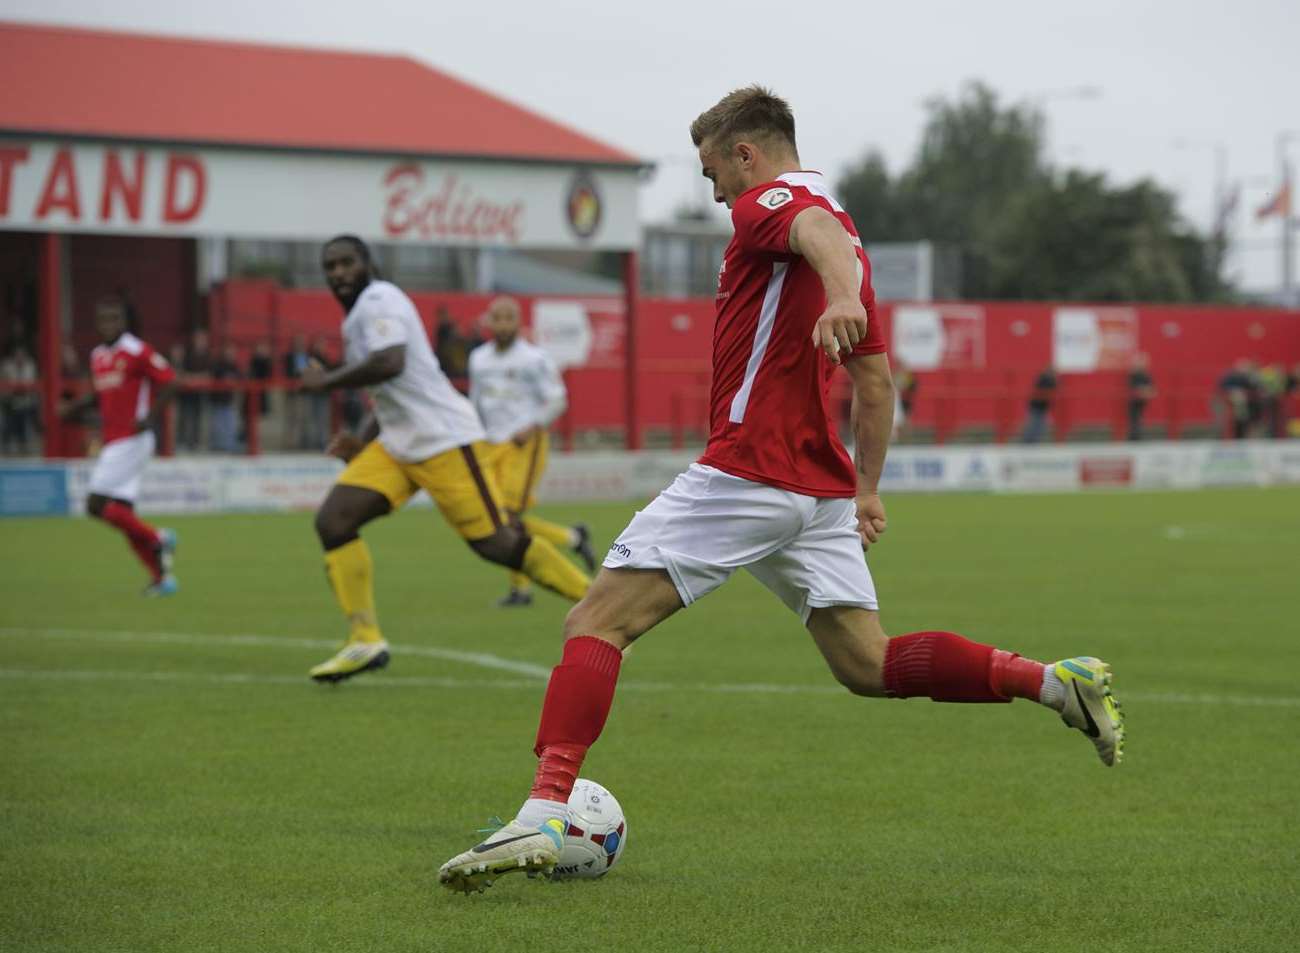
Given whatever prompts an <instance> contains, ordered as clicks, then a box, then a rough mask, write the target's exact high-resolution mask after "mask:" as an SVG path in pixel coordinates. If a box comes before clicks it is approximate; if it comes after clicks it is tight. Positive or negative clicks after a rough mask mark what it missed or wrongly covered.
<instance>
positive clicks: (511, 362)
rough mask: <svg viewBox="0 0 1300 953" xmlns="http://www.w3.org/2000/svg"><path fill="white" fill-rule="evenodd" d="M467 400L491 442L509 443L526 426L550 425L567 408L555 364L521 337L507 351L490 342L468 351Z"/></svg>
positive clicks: (539, 349) (562, 384)
mask: <svg viewBox="0 0 1300 953" xmlns="http://www.w3.org/2000/svg"><path fill="white" fill-rule="evenodd" d="M469 399H470V401H472V402H473V404H474V409H475V410H477V411H478V415H479V417H480V418H481V419H482V421H483V428H484V429H485V430H486V431H487V438H488V440H489V441H490V442H491V443H505V442H506V441H507V440H509V439H510V438H511V437H513V436H514V435H515V434H517V433H518V432H519V431H521V430H523V429H525V428H526V427H531V426H533V425H537V426H540V427H547V426H549V425H550V423H551V421H553V420H554V419H555V418H556V417H558V416H560V414H562V413H564V409H565V407H567V406H568V403H569V398H568V394H567V393H566V392H565V389H564V380H563V379H562V378H561V377H560V372H559V370H558V369H557V368H556V366H555V362H554V361H552V360H551V358H550V355H548V354H547V353H546V352H545V351H543V350H542V349H541V348H540V347H537V346H536V345H534V344H530V343H529V342H527V341H525V340H524V339H523V338H522V337H516V338H515V339H514V341H513V343H511V345H510V346H509V347H508V348H506V349H505V350H504V351H500V350H498V349H497V346H496V344H495V343H494V342H492V341H489V342H488V343H486V344H482V345H479V346H478V347H476V348H474V350H473V351H471V352H470V355H469Z"/></svg>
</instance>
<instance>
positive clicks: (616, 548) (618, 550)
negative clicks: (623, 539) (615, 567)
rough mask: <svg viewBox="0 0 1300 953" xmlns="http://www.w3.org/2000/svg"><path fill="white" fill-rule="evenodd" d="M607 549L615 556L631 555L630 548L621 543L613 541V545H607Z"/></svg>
mask: <svg viewBox="0 0 1300 953" xmlns="http://www.w3.org/2000/svg"><path fill="white" fill-rule="evenodd" d="M609 551H610V552H611V553H613V554H614V555H616V556H622V557H623V558H624V559H630V558H631V556H632V550H630V549H628V548H627V547H626V546H624V545H623V544H622V543H615V544H614V545H613V546H611V547H609Z"/></svg>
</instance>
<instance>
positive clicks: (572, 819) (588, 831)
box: [551, 778, 627, 880]
mask: <svg viewBox="0 0 1300 953" xmlns="http://www.w3.org/2000/svg"><path fill="white" fill-rule="evenodd" d="M567 821H568V827H567V829H566V830H565V832H564V850H562V851H560V860H559V863H557V864H556V865H555V872H554V873H553V874H552V875H551V876H552V877H553V878H554V879H556V880H569V879H576V878H581V879H594V878H596V877H603V876H604V875H605V874H607V873H608V872H609V869H610V868H611V867H613V866H614V864H615V863H617V862H618V859H619V858H620V857H622V856H623V848H624V847H626V846H627V821H626V820H625V819H624V817H623V808H622V807H620V806H619V803H618V799H617V798H615V797H614V795H613V794H611V793H610V792H609V791H608V790H607V789H605V788H603V787H601V786H600V785H599V784H597V783H596V782H595V781H589V780H587V779H586V778H579V779H578V780H577V782H576V783H575V784H574V785H573V793H572V794H570V795H569V816H568V818H567Z"/></svg>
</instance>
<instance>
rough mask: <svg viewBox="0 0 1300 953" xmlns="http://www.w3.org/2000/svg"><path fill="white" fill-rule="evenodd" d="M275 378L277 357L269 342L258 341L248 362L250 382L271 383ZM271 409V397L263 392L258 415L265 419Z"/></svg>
mask: <svg viewBox="0 0 1300 953" xmlns="http://www.w3.org/2000/svg"><path fill="white" fill-rule="evenodd" d="M274 376H275V355H273V354H272V353H271V345H270V343H269V342H267V341H258V342H257V343H256V344H254V345H253V356H252V357H251V358H250V359H249V361H248V379H249V380H250V381H269V380H270V379H271V378H272V377H274ZM270 409H271V395H270V394H268V393H267V392H266V391H262V396H261V398H260V399H259V401H258V408H257V414H258V416H259V417H265V416H266V415H267V413H268V412H269V411H270Z"/></svg>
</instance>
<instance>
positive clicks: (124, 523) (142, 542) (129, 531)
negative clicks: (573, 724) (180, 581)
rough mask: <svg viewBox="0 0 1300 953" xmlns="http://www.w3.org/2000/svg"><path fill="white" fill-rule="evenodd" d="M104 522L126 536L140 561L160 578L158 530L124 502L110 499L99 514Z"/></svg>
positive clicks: (160, 563)
mask: <svg viewBox="0 0 1300 953" xmlns="http://www.w3.org/2000/svg"><path fill="white" fill-rule="evenodd" d="M99 517H100V519H102V520H103V521H104V522H105V523H109V524H110V525H112V526H116V527H117V528H118V529H120V530H121V531H122V533H123V534H124V535H125V536H126V539H127V542H129V543H130V544H131V548H132V549H133V550H135V554H136V556H138V557H139V558H140V562H142V563H144V565H145V568H146V569H148V570H149V573H150V575H152V576H153V581H154V582H157V581H158V580H159V579H161V578H162V558H161V556H160V555H159V551H158V531H157V530H156V529H154V528H153V527H152V526H150V525H149V524H148V523H146V522H144V520H142V519H140V518H139V517H138V516H136V515H135V510H134V509H132V508H131V507H130V506H128V505H127V504H125V503H119V502H118V501H117V500H111V501H109V502H108V503H107V504H105V506H104V509H103V510H102V511H101V512H100V514H99Z"/></svg>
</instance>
